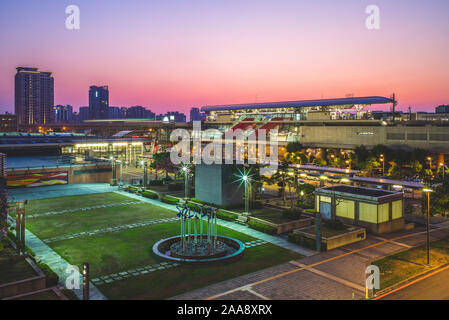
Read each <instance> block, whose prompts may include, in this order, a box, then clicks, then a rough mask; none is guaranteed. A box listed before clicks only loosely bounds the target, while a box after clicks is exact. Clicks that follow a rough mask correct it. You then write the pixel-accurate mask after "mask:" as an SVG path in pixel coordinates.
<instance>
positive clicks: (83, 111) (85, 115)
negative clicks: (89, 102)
mask: <svg viewBox="0 0 449 320" xmlns="http://www.w3.org/2000/svg"><path fill="white" fill-rule="evenodd" d="M85 120H89V107H80V110H79V112H78V122H79V123H82V122H83V121H85Z"/></svg>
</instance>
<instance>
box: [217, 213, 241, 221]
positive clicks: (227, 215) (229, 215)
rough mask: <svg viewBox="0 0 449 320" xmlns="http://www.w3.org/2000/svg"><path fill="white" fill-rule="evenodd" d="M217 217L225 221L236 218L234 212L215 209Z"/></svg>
mask: <svg viewBox="0 0 449 320" xmlns="http://www.w3.org/2000/svg"><path fill="white" fill-rule="evenodd" d="M217 218H219V219H222V220H226V221H234V220H235V219H236V216H235V214H232V213H228V212H224V211H221V210H218V211H217Z"/></svg>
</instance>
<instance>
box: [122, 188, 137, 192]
mask: <svg viewBox="0 0 449 320" xmlns="http://www.w3.org/2000/svg"><path fill="white" fill-rule="evenodd" d="M125 191H126V192H130V193H138V192H139V189H138V188H136V187H126V188H125Z"/></svg>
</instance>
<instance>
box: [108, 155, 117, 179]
mask: <svg viewBox="0 0 449 320" xmlns="http://www.w3.org/2000/svg"><path fill="white" fill-rule="evenodd" d="M110 159H111V166H112V178H111V186H116V185H117V171H116V165H115V158H114V156H111V157H110Z"/></svg>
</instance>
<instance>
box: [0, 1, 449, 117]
mask: <svg viewBox="0 0 449 320" xmlns="http://www.w3.org/2000/svg"><path fill="white" fill-rule="evenodd" d="M371 2H373V1H363V0H346V1H338V2H337V1H330V0H319V1H313V3H312V2H310V3H309V2H306V1H262V0H259V1H252V0H247V1H234V0H231V1H196V0H189V1H181V0H173V1H162V0H161V1H139V0H135V1H112V0H110V1H106V0H95V1H60V0H59V1H58V0H53V1H31V0H27V1H25V0H14V1H13V0H3V1H1V2H0V41H1V43H2V47H1V48H2V49H1V51H0V57H1V59H0V111H1V112H4V111H9V112H12V111H13V109H14V74H15V68H16V67H17V66H34V67H39V69H41V70H44V71H52V72H53V74H54V77H55V104H70V105H73V106H74V107H75V109H76V110H77V109H78V107H79V106H85V105H88V89H89V86H90V85H108V86H109V90H110V105H111V106H132V105H143V106H145V107H148V108H150V109H151V110H152V111H154V112H157V113H161V112H166V111H168V110H180V111H183V112H187V111H188V110H189V109H190V108H191V107H194V106H196V107H200V106H203V105H212V104H231V103H247V102H255V101H256V99H257V102H265V101H284V100H285V101H287V100H301V99H319V98H321V97H324V98H338V97H344V96H345V95H346V94H348V93H353V94H355V95H356V96H365V95H381V96H386V97H389V96H390V95H391V94H392V93H393V92H395V93H396V94H397V98H398V100H399V109H401V110H406V109H407V108H408V106H409V105H410V106H412V109H413V110H415V111H418V110H425V111H433V110H434V108H435V107H436V106H438V105H440V104H449V80H448V76H449V59H448V53H449V37H448V31H449V19H448V14H449V2H448V1H444V0H433V1H426V2H424V1H402V0H398V1H385V0H381V1H374V2H373V3H371ZM70 4H77V5H78V6H79V7H80V12H81V29H80V30H72V31H71V30H67V29H66V28H65V18H66V16H67V15H66V14H65V8H66V6H67V5H70ZM369 4H376V5H378V6H379V7H380V9H381V11H380V13H381V27H380V30H368V29H366V27H365V19H366V17H367V14H366V13H365V8H366V6H367V5H369Z"/></svg>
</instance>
